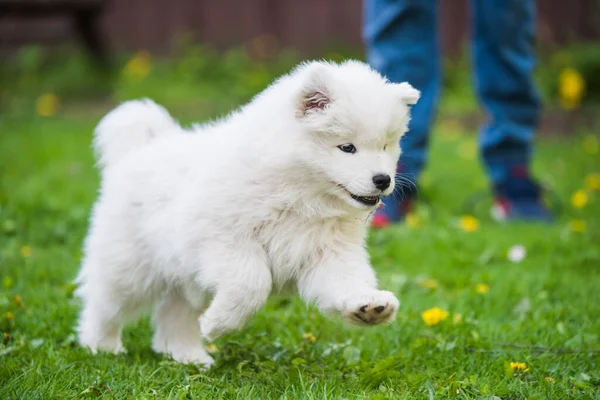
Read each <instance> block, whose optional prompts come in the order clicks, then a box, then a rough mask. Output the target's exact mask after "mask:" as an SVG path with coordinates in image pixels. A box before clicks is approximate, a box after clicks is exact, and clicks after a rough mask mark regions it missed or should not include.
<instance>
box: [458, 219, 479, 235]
mask: <svg viewBox="0 0 600 400" xmlns="http://www.w3.org/2000/svg"><path fill="white" fill-rule="evenodd" d="M459 223H460V228H461V229H462V230H463V231H465V232H475V231H476V230H477V229H479V221H477V218H475V217H473V216H472V215H464V216H462V217H460V222H459Z"/></svg>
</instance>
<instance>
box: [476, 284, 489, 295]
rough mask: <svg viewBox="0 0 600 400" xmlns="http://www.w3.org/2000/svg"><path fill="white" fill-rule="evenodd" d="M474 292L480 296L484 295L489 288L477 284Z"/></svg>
mask: <svg viewBox="0 0 600 400" xmlns="http://www.w3.org/2000/svg"><path fill="white" fill-rule="evenodd" d="M475 291H476V292H477V293H480V294H486V293H487V292H489V291H490V287H489V286H488V285H486V284H485V283H478V284H477V285H476V286H475Z"/></svg>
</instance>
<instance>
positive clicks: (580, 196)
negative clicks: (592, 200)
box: [571, 190, 588, 208]
mask: <svg viewBox="0 0 600 400" xmlns="http://www.w3.org/2000/svg"><path fill="white" fill-rule="evenodd" d="M587 203H588V195H587V193H586V192H585V190H578V191H576V192H575V193H573V195H572V196H571V205H572V206H573V207H574V208H583V207H585V205H586V204H587Z"/></svg>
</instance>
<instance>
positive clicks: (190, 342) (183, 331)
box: [152, 292, 214, 368]
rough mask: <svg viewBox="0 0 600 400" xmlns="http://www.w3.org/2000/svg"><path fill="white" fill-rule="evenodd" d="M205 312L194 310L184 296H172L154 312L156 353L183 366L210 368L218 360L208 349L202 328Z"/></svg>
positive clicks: (173, 294)
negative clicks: (202, 334)
mask: <svg viewBox="0 0 600 400" xmlns="http://www.w3.org/2000/svg"><path fill="white" fill-rule="evenodd" d="M203 308H204V307H203V306H202V307H201V308H200V309H198V308H196V307H194V306H192V305H191V304H190V303H189V302H188V301H187V300H186V299H185V298H183V296H182V295H181V294H180V293H174V292H172V293H168V294H167V295H166V297H165V298H164V299H163V301H162V302H160V303H159V304H157V306H156V308H155V310H154V314H153V320H154V324H155V325H156V332H155V333H154V339H153V343H152V349H153V350H154V351H155V352H157V353H163V354H168V355H170V356H171V357H172V358H173V359H174V360H175V361H177V362H180V363H183V364H202V365H204V366H205V367H206V368H208V367H210V366H211V365H212V364H213V363H214V360H213V359H212V358H211V356H209V355H208V353H207V352H206V350H205V349H204V346H203V344H202V337H201V335H200V325H199V324H198V317H199V316H200V314H201V312H202V311H203Z"/></svg>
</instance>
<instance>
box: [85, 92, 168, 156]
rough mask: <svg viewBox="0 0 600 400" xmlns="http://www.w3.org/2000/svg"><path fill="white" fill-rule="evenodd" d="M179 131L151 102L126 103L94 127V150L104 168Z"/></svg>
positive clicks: (162, 109) (158, 107)
mask: <svg viewBox="0 0 600 400" xmlns="http://www.w3.org/2000/svg"><path fill="white" fill-rule="evenodd" d="M179 131H180V127H179V125H178V124H177V122H176V121H175V120H174V119H173V118H172V117H171V115H169V113H168V112H167V110H165V109H164V108H163V107H161V106H159V105H158V104H156V103H154V102H153V101H151V100H148V99H143V100H132V101H128V102H125V103H123V104H121V105H120V106H118V107H117V108H115V109H114V110H112V111H111V112H109V113H108V114H107V115H106V116H105V117H104V118H102V120H101V121H100V123H99V124H98V126H97V127H96V130H95V132H94V149H95V151H96V157H97V159H98V164H99V165H100V167H101V168H106V167H107V166H110V165H113V164H115V163H116V162H118V161H119V160H120V159H122V158H123V157H125V156H126V155H127V154H129V153H130V152H132V151H135V150H136V149H139V148H141V147H144V146H146V145H147V144H148V143H150V142H152V141H154V140H156V139H157V138H159V137H164V136H168V135H175V134H177V133H178V132H179Z"/></svg>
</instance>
